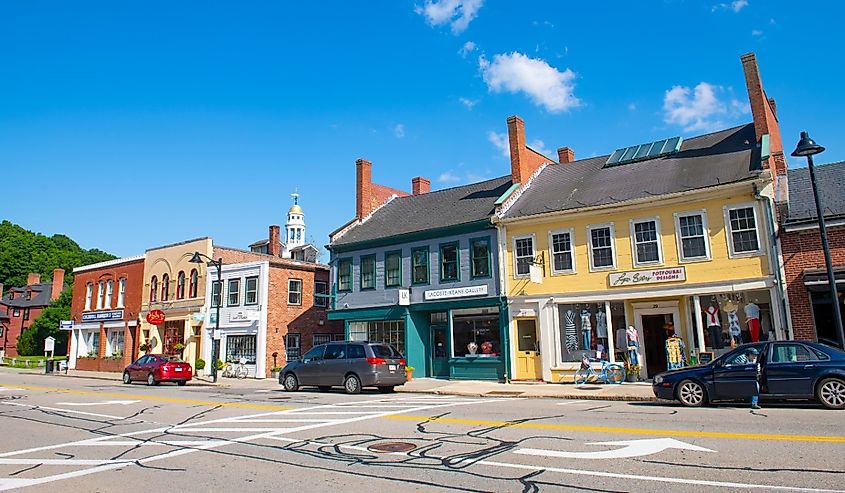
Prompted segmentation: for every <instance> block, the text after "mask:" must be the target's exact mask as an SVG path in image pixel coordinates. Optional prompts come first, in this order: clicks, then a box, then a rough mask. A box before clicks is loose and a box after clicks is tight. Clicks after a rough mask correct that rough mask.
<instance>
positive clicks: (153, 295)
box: [150, 276, 158, 303]
mask: <svg viewBox="0 0 845 493" xmlns="http://www.w3.org/2000/svg"><path fill="white" fill-rule="evenodd" d="M156 301H158V277H156V276H153V278H152V279H150V302H151V303H155V302H156Z"/></svg>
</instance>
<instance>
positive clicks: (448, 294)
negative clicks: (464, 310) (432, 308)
mask: <svg viewBox="0 0 845 493" xmlns="http://www.w3.org/2000/svg"><path fill="white" fill-rule="evenodd" d="M470 296H487V285H486V284H482V285H481V286H467V287H465V288H450V289H432V290H429V291H426V292H425V301H433V300H445V299H449V298H467V297H470Z"/></svg>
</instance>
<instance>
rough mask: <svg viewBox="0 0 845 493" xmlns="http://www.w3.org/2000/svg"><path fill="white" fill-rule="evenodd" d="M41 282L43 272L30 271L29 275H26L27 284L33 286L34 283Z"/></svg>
mask: <svg viewBox="0 0 845 493" xmlns="http://www.w3.org/2000/svg"><path fill="white" fill-rule="evenodd" d="M39 282H41V274H36V273H35V272H30V273H29V275H28V276H26V285H27V286H32V285H33V284H38V283H39Z"/></svg>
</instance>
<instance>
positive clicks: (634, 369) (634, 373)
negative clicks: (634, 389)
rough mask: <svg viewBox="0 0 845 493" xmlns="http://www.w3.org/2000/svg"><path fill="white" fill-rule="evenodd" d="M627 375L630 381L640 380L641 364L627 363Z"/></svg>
mask: <svg viewBox="0 0 845 493" xmlns="http://www.w3.org/2000/svg"><path fill="white" fill-rule="evenodd" d="M625 375H626V376H627V380H628V381H629V382H638V381H639V380H640V365H632V364H631V363H625Z"/></svg>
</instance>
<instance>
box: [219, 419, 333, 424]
mask: <svg viewBox="0 0 845 493" xmlns="http://www.w3.org/2000/svg"><path fill="white" fill-rule="evenodd" d="M333 421H339V420H337V419H307V418H290V419H288V418H285V419H239V420H237V421H235V422H237V423H331V422H333Z"/></svg>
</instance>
